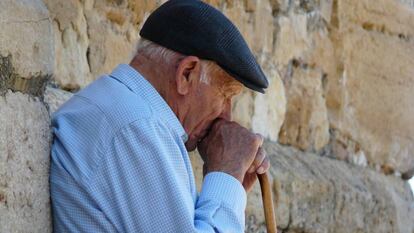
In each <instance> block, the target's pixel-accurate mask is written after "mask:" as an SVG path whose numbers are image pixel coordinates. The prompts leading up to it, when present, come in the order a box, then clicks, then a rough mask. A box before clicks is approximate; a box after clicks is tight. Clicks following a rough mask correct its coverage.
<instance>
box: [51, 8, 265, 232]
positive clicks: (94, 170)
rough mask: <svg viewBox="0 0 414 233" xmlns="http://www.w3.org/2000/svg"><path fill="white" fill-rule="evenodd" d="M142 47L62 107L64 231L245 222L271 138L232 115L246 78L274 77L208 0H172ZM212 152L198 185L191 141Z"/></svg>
mask: <svg viewBox="0 0 414 233" xmlns="http://www.w3.org/2000/svg"><path fill="white" fill-rule="evenodd" d="M140 35H141V36H142V38H144V39H143V40H141V42H140V43H139V46H138V49H137V51H136V55H135V56H134V58H133V59H132V61H131V63H130V64H129V65H126V64H123V65H119V66H118V67H117V68H116V69H115V70H114V71H113V72H112V73H111V74H110V75H104V76H102V77H101V78H99V79H98V80H96V81H95V82H93V83H92V84H90V85H89V86H87V87H86V88H84V89H83V90H81V91H80V92H78V93H76V94H75V95H74V96H73V97H72V98H71V99H70V100H69V101H68V102H66V103H65V104H64V105H63V106H62V107H61V108H60V109H59V110H58V111H57V112H56V113H55V114H54V117H53V122H52V124H53V132H54V136H55V137H54V142H53V147H52V153H51V176H50V186H51V199H52V208H53V219H54V221H53V223H54V229H55V231H56V232H243V231H244V209H245V205H246V191H249V190H250V189H251V187H252V185H253V184H254V183H255V181H256V174H257V173H264V172H265V171H266V170H267V169H268V168H269V166H270V165H269V161H268V159H267V157H266V156H265V153H264V152H263V151H262V149H261V145H262V143H263V139H262V138H261V136H260V135H257V134H254V133H252V132H250V131H248V130H247V129H245V128H243V127H241V126H240V125H238V124H237V123H235V122H231V121H230V119H231V114H230V112H231V100H232V97H234V96H235V95H237V94H238V93H240V91H241V90H242V86H243V84H244V85H245V86H247V87H249V88H251V89H253V90H256V91H260V92H263V89H264V88H266V87H267V80H266V78H265V76H264V75H263V72H262V70H261V69H260V67H259V65H258V64H257V63H256V61H255V59H254V57H253V55H252V54H251V52H250V50H249V48H248V47H247V45H246V43H245V41H244V40H243V38H242V36H241V35H240V33H239V32H238V30H237V29H236V27H235V26H234V25H233V24H232V23H231V22H230V21H229V20H228V19H227V18H226V17H225V16H224V15H223V14H221V13H220V12H219V11H217V10H216V9H214V8H213V7H211V6H209V5H207V4H205V3H203V2H201V1H198V0H171V1H168V2H167V3H165V4H164V5H162V6H161V7H160V8H158V9H157V10H156V11H155V12H154V13H153V14H151V15H150V17H149V18H148V20H147V21H146V23H145V25H144V26H143V28H142V30H141V32H140ZM196 148H198V151H199V152H200V155H201V157H202V159H203V161H204V166H203V168H204V180H203V184H202V190H201V192H200V193H199V194H197V192H196V188H195V182H194V176H193V171H192V168H191V164H190V159H189V156H188V153H187V151H192V150H195V149H196Z"/></svg>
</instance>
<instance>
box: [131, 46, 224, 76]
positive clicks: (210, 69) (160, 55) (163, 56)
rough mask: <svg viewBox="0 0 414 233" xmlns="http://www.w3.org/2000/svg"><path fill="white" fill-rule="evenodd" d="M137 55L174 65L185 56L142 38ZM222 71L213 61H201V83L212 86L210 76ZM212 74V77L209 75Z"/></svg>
mask: <svg viewBox="0 0 414 233" xmlns="http://www.w3.org/2000/svg"><path fill="white" fill-rule="evenodd" d="M135 54H142V55H145V56H146V57H148V58H149V59H151V60H153V61H156V62H159V63H160V64H165V65H172V62H173V61H174V60H176V59H177V58H178V57H182V56H183V55H182V54H180V53H177V52H175V51H173V50H170V49H167V48H165V47H162V46H160V45H158V44H156V43H154V42H152V41H149V40H146V39H143V38H141V39H140V40H139V41H138V45H137V49H136V53H135ZM219 70H221V68H220V67H219V66H218V65H217V64H216V63H215V62H213V61H210V60H201V77H200V81H201V82H203V83H206V84H210V81H211V78H210V75H211V74H214V73H216V72H217V71H219ZM209 74H210V75H209Z"/></svg>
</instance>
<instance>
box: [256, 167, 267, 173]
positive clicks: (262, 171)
mask: <svg viewBox="0 0 414 233" xmlns="http://www.w3.org/2000/svg"><path fill="white" fill-rule="evenodd" d="M264 172H265V169H264V168H263V167H259V169H257V173H259V174H263V173H264Z"/></svg>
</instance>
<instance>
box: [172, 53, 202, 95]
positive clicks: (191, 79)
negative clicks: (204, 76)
mask: <svg viewBox="0 0 414 233" xmlns="http://www.w3.org/2000/svg"><path fill="white" fill-rule="evenodd" d="M200 73H201V61H200V59H199V58H198V57H195V56H187V57H185V58H183V59H182V60H180V62H179V63H178V67H177V70H176V73H175V82H176V84H177V92H178V94H180V95H186V94H188V93H189V91H190V90H191V88H195V87H196V85H197V84H198V79H199V77H200Z"/></svg>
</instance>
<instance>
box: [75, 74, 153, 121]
mask: <svg viewBox="0 0 414 233" xmlns="http://www.w3.org/2000/svg"><path fill="white" fill-rule="evenodd" d="M75 96H77V97H78V98H82V99H84V101H85V102H87V103H88V104H90V105H93V106H95V107H96V108H98V109H99V111H100V112H101V114H102V115H103V116H105V118H106V120H107V121H108V123H109V124H110V126H111V127H114V128H121V127H123V126H125V125H128V124H129V123H131V122H133V121H136V120H139V119H144V118H145V119H148V118H152V117H154V114H153V111H152V109H151V106H150V104H149V103H148V101H146V100H145V99H144V98H143V97H141V96H140V95H137V94H136V93H134V92H132V91H131V90H130V89H129V88H128V87H127V86H125V85H124V84H123V83H121V82H119V81H118V80H116V79H114V78H111V77H110V76H107V75H105V76H102V77H101V78H99V79H98V80H96V81H95V82H94V83H92V84H91V85H89V86H87V87H86V88H85V89H83V90H81V91H80V92H78V93H77V94H76V95H75Z"/></svg>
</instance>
